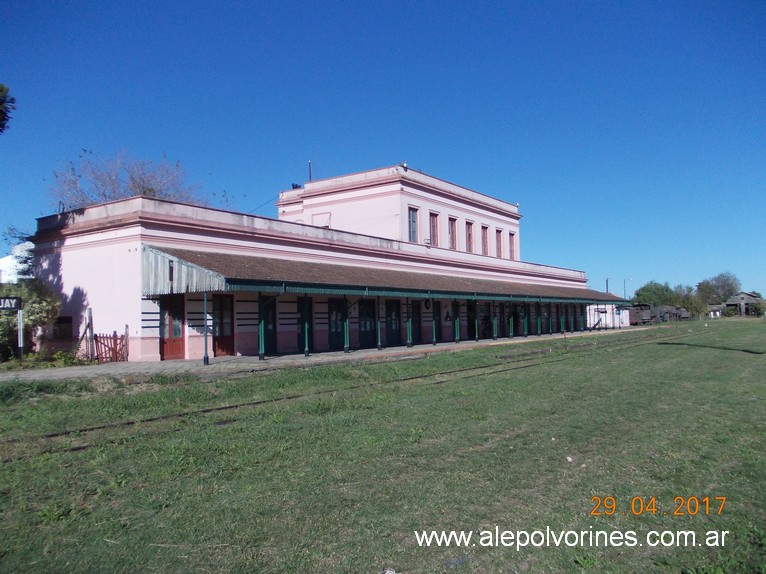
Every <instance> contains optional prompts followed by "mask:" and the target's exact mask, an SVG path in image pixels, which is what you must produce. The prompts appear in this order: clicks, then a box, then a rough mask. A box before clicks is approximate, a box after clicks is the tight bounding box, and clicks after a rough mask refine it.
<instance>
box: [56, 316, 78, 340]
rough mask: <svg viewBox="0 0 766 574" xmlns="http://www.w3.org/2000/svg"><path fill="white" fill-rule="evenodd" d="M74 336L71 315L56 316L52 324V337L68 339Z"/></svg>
mask: <svg viewBox="0 0 766 574" xmlns="http://www.w3.org/2000/svg"><path fill="white" fill-rule="evenodd" d="M73 337H74V330H73V328H72V318H71V317H58V318H57V319H56V322H55V323H54V324H53V338H54V339H59V340H65V341H70V340H72V338H73Z"/></svg>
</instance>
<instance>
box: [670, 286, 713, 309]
mask: <svg viewBox="0 0 766 574" xmlns="http://www.w3.org/2000/svg"><path fill="white" fill-rule="evenodd" d="M673 293H674V294H675V305H678V306H679V307H683V308H684V309H686V310H687V311H689V313H690V314H691V315H702V314H704V313H705V311H707V304H706V303H705V302H704V301H703V300H702V298H701V297H700V296H699V295H698V294H697V293H696V291H695V289H694V287H692V286H691V285H676V286H675V287H674V288H673Z"/></svg>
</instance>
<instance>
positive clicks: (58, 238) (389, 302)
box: [34, 165, 621, 361]
mask: <svg viewBox="0 0 766 574" xmlns="http://www.w3.org/2000/svg"><path fill="white" fill-rule="evenodd" d="M277 207H278V213H279V219H278V220H275V219H270V218H265V217H258V216H253V215H248V214H243V213H234V212H230V211H222V210H218V209H211V208H206V207H200V206H193V205H186V204H179V203H175V202H169V201H162V200H157V199H151V198H147V197H134V198H129V199H124V200H120V201H114V202H111V203H105V204H100V205H93V206H90V207H86V208H83V209H79V210H76V211H72V212H65V213H60V214H56V215H51V216H48V217H43V218H40V219H38V224H37V233H36V235H35V237H34V243H35V255H36V263H37V266H36V269H37V271H38V276H39V277H40V278H41V279H43V280H45V281H47V282H48V283H49V284H50V285H51V286H52V287H53V288H54V289H55V290H57V291H58V292H59V293H60V294H61V298H62V301H63V310H62V317H61V318H60V319H59V324H61V325H67V326H69V331H70V332H71V333H72V335H73V336H75V337H76V336H77V334H78V333H82V331H83V325H84V317H85V312H86V309H88V308H90V309H92V316H93V328H94V330H95V331H96V332H97V333H98V332H101V333H112V332H114V331H116V332H118V333H124V332H127V333H128V338H129V360H141V361H156V360H166V359H183V358H186V359H195V358H201V357H202V356H203V355H204V354H205V353H206V352H207V354H209V355H211V356H223V355H258V356H260V357H265V356H266V355H272V354H286V353H314V352H319V351H328V350H344V351H349V350H351V349H355V348H369V347H372V348H375V347H378V348H381V347H384V346H385V347H393V346H398V345H416V344H432V343H437V342H447V341H455V342H459V341H461V340H465V339H470V340H475V339H487V338H498V337H509V336H525V335H542V334H547V333H559V332H562V331H582V330H585V329H586V326H587V318H586V309H587V307H588V305H590V304H600V305H604V304H614V303H619V302H621V299H620V298H619V297H617V296H615V295H612V294H608V293H602V292H599V291H594V290H591V289H588V288H587V286H586V282H587V280H586V277H585V273H583V272H582V271H576V270H572V269H563V268H560V267H552V266H547V265H540V264H536V263H528V262H524V261H521V259H520V253H521V251H520V245H519V221H520V218H521V215H520V214H519V210H518V206H517V205H514V204H510V203H507V202H504V201H500V200H498V199H495V198H492V197H489V196H486V195H483V194H481V193H478V192H475V191H472V190H469V189H466V188H464V187H461V186H459V185H455V184H452V183H449V182H446V181H443V180H440V179H438V178H435V177H432V176H429V175H426V174H423V173H421V172H418V171H414V170H412V169H408V168H407V167H406V166H404V165H400V166H393V167H389V168H384V169H378V170H372V171H367V172H362V173H357V174H352V175H347V176H341V177H336V178H330V179H324V180H320V181H312V182H307V183H306V184H304V185H303V186H298V185H296V186H294V189H291V190H288V191H284V192H282V193H281V194H280V198H279V201H278V202H277ZM206 326H207V328H206ZM206 332H207V334H208V335H209V336H208V338H207V345H208V346H207V349H206V348H205V347H204V341H205V337H204V335H205V333H206Z"/></svg>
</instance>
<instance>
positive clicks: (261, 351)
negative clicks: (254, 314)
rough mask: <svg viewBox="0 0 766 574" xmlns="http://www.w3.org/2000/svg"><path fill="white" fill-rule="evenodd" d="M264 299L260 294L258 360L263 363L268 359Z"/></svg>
mask: <svg viewBox="0 0 766 574" xmlns="http://www.w3.org/2000/svg"><path fill="white" fill-rule="evenodd" d="M262 312H263V299H262V298H261V294H260V292H259V293H258V360H259V361H263V360H265V359H266V340H265V339H266V326H265V325H264V323H263V317H262V316H261V313H262Z"/></svg>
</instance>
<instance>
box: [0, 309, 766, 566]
mask: <svg viewBox="0 0 766 574" xmlns="http://www.w3.org/2000/svg"><path fill="white" fill-rule="evenodd" d="M0 436H1V437H2V442H1V443H0V444H1V445H2V446H0V456H2V460H3V462H2V465H0V512H2V515H1V516H0V528H2V535H1V536H0V571H2V572H46V573H47V572H139V571H144V572H258V573H261V572H263V573H275V572H297V573H312V572H342V573H346V572H347V573H379V572H382V571H383V570H384V569H385V568H386V567H390V568H393V569H394V570H395V571H396V572H397V573H402V572H406V573H410V574H414V573H434V572H448V573H452V572H455V573H463V572H475V573H485V572H486V573H492V572H507V573H512V572H614V573H624V572H674V573H687V574H691V573H694V574H715V573H719V572H721V573H724V572H725V573H729V572H731V573H751V572H759V573H766V323H764V322H763V321H756V320H753V321H744V320H742V321H740V320H725V321H718V322H711V323H709V324H708V326H707V327H706V326H705V325H704V324H702V323H686V324H683V325H678V326H674V327H670V328H668V327H660V328H653V329H650V330H647V331H629V332H625V333H619V334H610V335H608V336H604V335H600V336H593V337H577V338H570V339H568V340H566V341H564V340H563V339H556V340H552V339H545V338H544V337H543V338H536V340H535V341H531V342H530V343H528V344H524V345H512V346H510V345H506V346H503V345H498V346H492V347H487V348H482V349H479V350H473V351H464V352H455V353H443V354H439V355H432V356H430V357H427V358H423V359H418V360H409V361H401V362H393V363H387V364H349V365H344V366H332V367H330V366H327V367H316V368H312V369H306V370H301V369H294V370H284V371H279V372H271V373H266V374H261V375H253V376H250V377H248V378H237V379H232V380H220V381H214V382H203V381H198V380H196V379H194V378H193V377H187V378H167V377H165V378H163V377H159V376H157V377H154V378H153V379H151V380H149V381H148V382H146V383H142V384H121V383H119V382H117V381H100V382H93V383H86V382H78V381H70V382H66V383H45V384H37V385H36V384H28V383H23V384H22V383H8V384H4V385H2V386H0ZM594 497H599V498H600V499H601V502H602V504H601V505H600V506H599V505H598V499H594ZM609 497H613V498H609ZM652 497H653V498H654V502H653V503H652ZM677 497H683V503H682V504H681V503H680V502H679V501H674V500H675V499H676V498H677ZM694 497H696V498H694ZM720 497H725V498H726V502H725V505H724V508H723V510H722V511H721V512H720V514H719V513H718V511H719V510H720V503H721V498H720ZM705 499H707V505H706V503H705V502H706V501H705ZM612 501H614V507H613V506H612ZM695 501H699V503H698V504H697V503H696V502H695ZM631 503H633V509H631ZM679 506H680V509H679V508H678V507H679ZM594 509H595V511H596V512H601V515H600V516H593V515H592V511H594ZM677 509H678V511H679V512H680V511H682V512H683V514H681V515H674V511H676V510H677ZM612 510H614V512H612ZM633 510H636V511H642V512H640V513H638V515H637V514H634V512H633ZM653 510H654V511H655V512H654V513H652V511H653ZM495 527H498V529H499V531H520V530H525V531H528V532H532V531H534V530H542V531H546V528H550V530H551V531H552V532H554V533H560V532H562V531H577V532H578V533H579V532H581V531H585V543H584V544H579V543H578V544H574V545H572V546H568V545H567V544H566V543H563V542H562V543H561V544H560V545H559V546H555V545H550V546H547V547H546V546H545V545H543V546H540V547H538V546H534V545H532V544H531V543H530V544H529V545H528V546H526V547H521V548H519V549H517V548H516V546H515V540H514V545H513V546H511V547H505V546H502V545H499V546H494V547H490V546H486V545H483V544H487V539H486V538H485V539H483V540H482V539H480V538H479V536H480V533H481V532H482V531H491V532H492V533H494V532H495ZM424 530H429V531H430V530H437V531H441V530H445V531H449V530H458V531H460V530H463V531H468V530H473V531H474V538H472V544H475V545H473V546H470V545H469V546H467V547H464V546H460V547H458V546H455V544H454V543H453V544H452V545H451V546H449V547H437V546H433V545H432V546H431V547H421V546H419V545H418V543H417V541H416V537H415V532H416V531H418V532H420V531H424ZM666 530H667V531H670V532H671V533H675V532H677V531H693V532H695V534H696V536H697V542H705V537H706V533H708V532H710V531H715V532H722V531H728V532H729V534H728V535H727V538H726V539H725V544H724V545H723V546H722V545H720V540H719V545H718V546H712V547H709V546H704V545H703V546H697V547H683V545H682V546H681V547H675V546H668V547H665V546H663V545H662V544H660V545H658V546H655V547H652V546H649V544H648V543H647V541H646V535H647V533H648V532H649V531H658V532H661V531H666ZM597 531H605V532H607V533H613V532H618V533H622V535H625V533H628V532H634V533H635V538H636V541H637V543H636V545H630V546H629V545H627V544H623V545H622V546H609V547H606V546H605V545H604V544H600V545H599V546H598V547H594V546H592V545H590V544H588V536H590V535H591V533H594V532H597ZM575 536H577V535H575ZM533 540H534V541H539V539H535V538H534V537H533ZM568 540H570V541H571V538H569V539H568ZM667 540H669V539H666V541H667ZM507 541H508V539H507V538H506V542H507ZM641 544H643V545H641Z"/></svg>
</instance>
